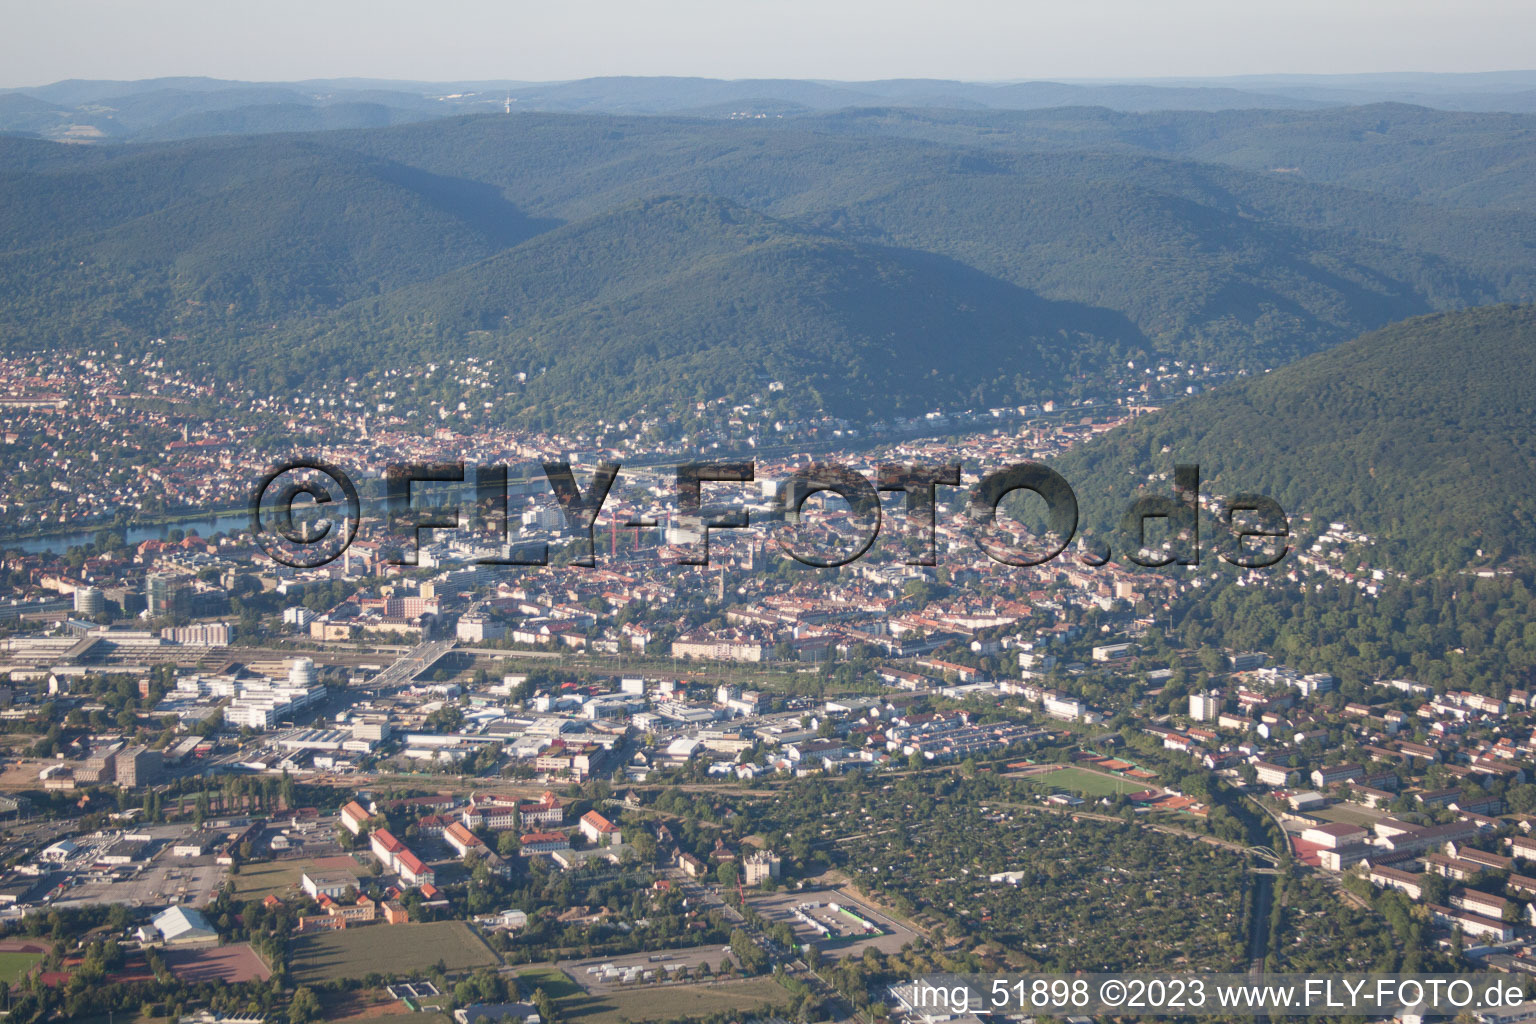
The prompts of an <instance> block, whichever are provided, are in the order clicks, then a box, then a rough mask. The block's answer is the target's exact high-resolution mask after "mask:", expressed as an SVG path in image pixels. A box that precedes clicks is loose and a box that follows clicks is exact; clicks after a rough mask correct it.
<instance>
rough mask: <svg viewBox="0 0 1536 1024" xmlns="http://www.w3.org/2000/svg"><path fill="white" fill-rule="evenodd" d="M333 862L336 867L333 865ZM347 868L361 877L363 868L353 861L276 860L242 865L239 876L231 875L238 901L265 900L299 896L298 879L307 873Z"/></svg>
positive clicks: (350, 859)
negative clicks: (275, 897)
mask: <svg viewBox="0 0 1536 1024" xmlns="http://www.w3.org/2000/svg"><path fill="white" fill-rule="evenodd" d="M333 862H334V863H333ZM336 868H345V869H346V870H348V871H351V872H352V873H353V874H354V875H358V876H359V877H361V876H362V875H364V874H365V873H366V872H365V871H364V869H363V866H362V865H361V864H359V863H357V861H355V860H353V859H352V858H351V857H347V858H345V859H343V858H338V857H327V858H325V859H324V860H323V861H317V860H315V859H314V858H312V857H303V858H299V859H297V860H276V861H267V862H263V863H258V864H243V865H241V867H240V873H239V874H238V875H231V876H230V880H231V881H233V882H234V883H235V896H236V897H237V898H238V899H242V900H249V899H263V898H265V897H267V896H284V895H292V894H293V893H295V892H298V889H299V878H300V877H301V876H302V875H303V874H304V873H305V872H306V871H323V870H335V869H336Z"/></svg>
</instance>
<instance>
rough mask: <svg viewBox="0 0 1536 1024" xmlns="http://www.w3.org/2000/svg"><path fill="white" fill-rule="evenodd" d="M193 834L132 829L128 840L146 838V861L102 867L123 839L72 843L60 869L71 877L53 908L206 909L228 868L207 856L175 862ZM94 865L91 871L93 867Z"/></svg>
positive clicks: (172, 828)
mask: <svg viewBox="0 0 1536 1024" xmlns="http://www.w3.org/2000/svg"><path fill="white" fill-rule="evenodd" d="M190 831H192V830H191V829H189V828H188V827H186V826H180V825H156V826H148V827H143V828H136V829H131V830H129V831H128V833H127V834H128V835H147V836H148V837H149V844H148V846H146V847H145V853H146V854H147V856H148V858H149V859H148V860H147V861H145V860H136V861H134V862H132V863H128V864H118V865H112V866H104V865H100V864H98V862H99V860H100V858H101V857H102V856H103V855H105V854H106V852H107V851H108V850H110V849H112V848H113V846H114V845H115V844H117V843H118V842H120V841H121V840H122V838H123V835H122V834H121V833H117V832H109V833H103V834H97V835H90V836H82V837H79V838H78V839H76V840H75V843H76V845H77V846H78V847H79V850H78V851H76V853H75V854H74V855H73V856H71V857H70V858H69V859H68V861H66V862H65V863H64V864H62V865H59V867H60V869H61V870H63V871H64V872H66V873H69V874H70V875H71V880H70V883H69V884H68V885H67V886H66V887H65V889H64V890H63V891H62V892H61V893H60V894H59V895H58V897H57V899H56V901H55V903H56V905H58V906H61V907H73V906H84V905H85V904H89V903H122V904H124V905H126V906H130V907H147V906H164V905H166V904H172V903H183V904H187V905H189V906H194V907H202V906H207V905H208V904H209V903H211V902H212V901H213V897H214V895H215V894H216V893H217V892H218V890H219V886H220V885H222V884H223V882H224V877H225V873H226V872H227V870H228V869H227V868H223V867H220V866H219V865H217V864H215V863H214V858H213V857H212V856H211V855H209V856H203V857H197V858H178V857H174V856H172V854H171V849H172V847H173V846H175V844H176V841H177V840H179V839H182V838H184V837H185V836H186V835H188V834H189V832H190ZM93 865H95V866H93Z"/></svg>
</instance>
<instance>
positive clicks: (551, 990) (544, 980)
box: [517, 967, 581, 999]
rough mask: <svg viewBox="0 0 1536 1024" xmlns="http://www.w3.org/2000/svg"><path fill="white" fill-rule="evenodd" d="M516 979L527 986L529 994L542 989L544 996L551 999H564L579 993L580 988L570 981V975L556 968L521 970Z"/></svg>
mask: <svg viewBox="0 0 1536 1024" xmlns="http://www.w3.org/2000/svg"><path fill="white" fill-rule="evenodd" d="M517 977H518V980H519V981H521V982H522V983H523V984H525V985H527V986H528V991H529V992H532V991H533V990H534V989H536V988H542V989H543V990H544V994H545V995H547V996H549V998H551V999H564V998H565V997H566V996H573V995H578V994H580V993H581V986H580V985H577V984H576V983H575V982H574V981H572V980H571V978H570V975H568V974H566V973H565V972H564V971H562V970H561V969H560V968H558V967H534V968H530V969H527V970H521V971H518V972H517Z"/></svg>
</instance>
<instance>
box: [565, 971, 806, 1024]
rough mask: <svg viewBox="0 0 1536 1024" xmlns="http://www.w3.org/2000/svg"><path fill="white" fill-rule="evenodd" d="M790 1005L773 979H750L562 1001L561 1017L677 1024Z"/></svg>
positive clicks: (597, 1022) (604, 1023) (601, 1023)
mask: <svg viewBox="0 0 1536 1024" xmlns="http://www.w3.org/2000/svg"><path fill="white" fill-rule="evenodd" d="M788 1002H789V993H788V992H786V991H785V990H784V988H783V986H781V985H780V984H779V983H778V982H776V981H774V980H773V979H772V978H749V979H748V980H746V981H728V982H721V983H719V984H714V985H648V986H645V987H641V988H635V989H630V990H625V991H622V992H619V991H615V992H606V993H604V994H602V995H600V996H575V997H572V998H569V999H562V1000H560V1001H559V1004H558V1005H559V1007H560V1015H561V1017H563V1018H564V1019H565V1020H568V1021H573V1022H577V1021H579V1022H580V1024H621V1022H623V1021H635V1022H640V1021H648V1020H674V1019H676V1018H678V1017H702V1016H706V1015H708V1014H711V1013H737V1014H744V1013H747V1012H749V1011H754V1010H758V1009H763V1008H767V1007H773V1006H782V1005H784V1004H785V1003H788Z"/></svg>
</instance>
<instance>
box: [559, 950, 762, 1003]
mask: <svg viewBox="0 0 1536 1024" xmlns="http://www.w3.org/2000/svg"><path fill="white" fill-rule="evenodd" d="M723 961H730V962H731V963H732V964H733V965H734V964H735V963H736V958H735V957H734V956H732V955H731V954H730V953H729V952H726V951H725V950H723V949H721V947H719V946H700V947H698V948H695V949H675V950H667V951H665V952H661V953H632V954H630V955H628V956H611V957H599V958H597V959H593V960H566V961H562V962H561V963H560V964H559V965H558V966H559V968H560V969H561V970H562V971H564V972H565V973H566V974H569V975H570V976H571V977H572V978H574V979H575V980H576V984H578V985H580V986H581V987H582V988H583V989H585V990H586V991H587V992H588V993H589V994H591V995H602V994H604V993H608V992H614V991H617V990H620V989H623V988H633V987H634V986H636V985H640V984H645V985H652V984H659V983H660V982H662V981H665V980H667V979H668V978H670V977H675V976H678V975H680V974H681V973H682V972H684V971H688V972H695V973H696V972H697V971H698V968H699V965H700V964H705V963H707V964H709V969H710V971H712V972H717V971H719V969H720V964H721V963H722V962H723ZM592 968H596V970H592ZM604 968H608V970H604ZM647 974H649V975H650V977H646V975H647ZM626 976H629V977H632V978H633V980H632V981H628V982H626V981H625V980H624V978H625V977H626Z"/></svg>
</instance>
